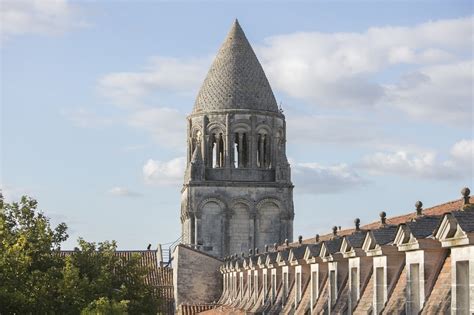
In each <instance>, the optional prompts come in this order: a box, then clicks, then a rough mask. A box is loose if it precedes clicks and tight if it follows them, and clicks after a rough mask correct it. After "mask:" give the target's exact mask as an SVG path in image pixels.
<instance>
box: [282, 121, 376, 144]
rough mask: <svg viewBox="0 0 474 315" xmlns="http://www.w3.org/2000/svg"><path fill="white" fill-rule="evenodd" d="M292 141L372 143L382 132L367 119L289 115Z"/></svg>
mask: <svg viewBox="0 0 474 315" xmlns="http://www.w3.org/2000/svg"><path fill="white" fill-rule="evenodd" d="M286 121H287V130H288V131H287V132H288V139H289V140H288V141H289V142H291V143H297V142H301V143H305V144H308V143H337V144H340V143H344V144H354V143H365V144H367V143H372V142H374V141H375V140H376V137H378V136H380V135H381V134H382V132H381V131H380V130H378V128H377V125H376V124H375V123H374V122H372V121H370V120H368V119H366V118H361V117H357V116H356V115H352V116H342V115H305V116H303V115H297V114H294V115H293V114H289V115H287V119H286Z"/></svg>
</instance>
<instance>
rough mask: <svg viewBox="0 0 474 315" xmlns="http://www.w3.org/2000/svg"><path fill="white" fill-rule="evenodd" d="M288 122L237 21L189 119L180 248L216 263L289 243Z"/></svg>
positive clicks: (290, 193) (291, 225) (210, 71)
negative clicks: (190, 247) (188, 246)
mask: <svg viewBox="0 0 474 315" xmlns="http://www.w3.org/2000/svg"><path fill="white" fill-rule="evenodd" d="M285 142H286V124H285V116H284V115H283V112H282V110H281V109H279V108H278V105H277V102H276V100H275V96H274V95H273V92H272V89H271V87H270V84H269V83H268V80H267V78H266V76H265V73H264V72H263V69H262V66H261V65H260V63H259V61H258V59H257V57H256V55H255V53H254V51H253V49H252V47H251V46H250V43H249V42H248V40H247V38H246V37H245V34H244V32H243V30H242V28H241V27H240V25H239V23H238V21H237V20H235V22H234V24H233V25H232V28H231V30H230V32H229V34H228V35H227V38H226V39H225V41H224V43H223V44H222V46H221V48H220V50H219V52H218V54H217V56H216V58H215V60H214V62H213V64H212V66H211V68H210V69H209V72H208V74H207V77H206V79H205V80H204V83H203V85H202V87H201V89H200V91H199V94H198V96H197V98H196V102H195V104H194V108H193V111H192V113H191V114H190V115H189V116H188V117H187V151H188V154H187V167H186V173H185V179H184V186H183V189H182V195H181V224H182V243H184V244H192V245H194V246H195V248H197V249H199V250H200V251H203V252H205V253H208V254H210V255H213V256H216V257H224V256H228V255H230V254H234V253H241V252H242V251H246V252H247V251H248V250H249V249H256V248H260V249H264V248H265V245H273V244H274V243H281V242H283V241H284V240H288V241H292V235H293V217H294V209H293V184H292V182H291V175H290V165H289V164H288V160H287V158H286V149H285Z"/></svg>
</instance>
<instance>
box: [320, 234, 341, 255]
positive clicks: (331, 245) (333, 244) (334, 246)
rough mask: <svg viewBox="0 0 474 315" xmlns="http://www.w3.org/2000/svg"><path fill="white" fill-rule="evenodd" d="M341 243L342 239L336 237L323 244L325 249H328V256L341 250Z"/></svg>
mask: <svg viewBox="0 0 474 315" xmlns="http://www.w3.org/2000/svg"><path fill="white" fill-rule="evenodd" d="M341 243H342V237H338V238H335V239H332V240H329V241H325V242H324V244H325V245H326V248H327V249H328V252H329V254H334V253H337V252H338V251H339V249H340V248H341Z"/></svg>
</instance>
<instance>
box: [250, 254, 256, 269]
mask: <svg viewBox="0 0 474 315" xmlns="http://www.w3.org/2000/svg"><path fill="white" fill-rule="evenodd" d="M257 260H258V257H257V256H250V257H249V268H250V269H252V270H255V269H257V267H258V264H257Z"/></svg>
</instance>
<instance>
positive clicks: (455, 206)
mask: <svg viewBox="0 0 474 315" xmlns="http://www.w3.org/2000/svg"><path fill="white" fill-rule="evenodd" d="M462 203H463V201H462V200H461V199H458V200H454V201H449V202H446V203H443V204H440V205H436V206H433V207H430V208H426V209H425V210H423V215H443V214H445V213H447V212H453V211H455V212H457V211H458V210H459V209H461V207H462ZM470 203H474V197H472V196H471V197H470ZM416 216H417V215H416V213H415V211H412V212H410V213H408V214H404V215H400V216H396V217H391V218H387V220H386V223H387V224H395V225H398V224H400V223H405V222H408V221H410V220H411V219H413V218H416ZM381 226H382V224H381V223H380V221H374V222H372V223H369V224H366V225H364V226H361V229H364V230H375V229H377V228H380V227H381ZM354 231H355V229H354V228H351V229H344V230H340V231H338V232H337V234H338V235H339V236H344V235H349V234H351V233H353V232H354ZM332 237H333V234H332V233H328V234H325V235H322V236H320V237H319V240H320V241H325V240H329V239H331V238H332ZM314 242H315V238H314V237H312V238H308V239H305V240H303V243H305V244H311V243H314ZM297 244H298V243H293V244H291V245H292V246H296V245H297Z"/></svg>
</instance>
